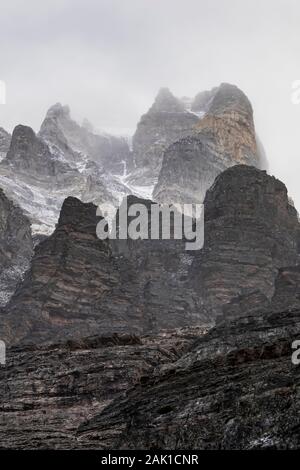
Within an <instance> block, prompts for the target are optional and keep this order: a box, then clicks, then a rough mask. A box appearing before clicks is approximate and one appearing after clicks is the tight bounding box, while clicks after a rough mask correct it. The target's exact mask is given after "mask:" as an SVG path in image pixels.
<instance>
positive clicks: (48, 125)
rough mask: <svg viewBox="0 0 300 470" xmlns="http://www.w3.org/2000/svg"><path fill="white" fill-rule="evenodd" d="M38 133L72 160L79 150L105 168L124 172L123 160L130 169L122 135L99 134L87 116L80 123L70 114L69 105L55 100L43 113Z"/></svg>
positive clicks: (76, 157) (125, 142) (129, 161)
mask: <svg viewBox="0 0 300 470" xmlns="http://www.w3.org/2000/svg"><path fill="white" fill-rule="evenodd" d="M39 136H40V137H41V138H42V139H43V140H44V141H46V142H47V143H48V145H49V146H50V148H51V149H52V151H53V152H58V153H61V154H63V155H64V156H65V157H66V158H67V159H68V160H70V161H71V162H73V163H75V162H76V160H77V159H78V153H79V154H83V155H87V156H89V157H90V158H91V159H92V160H94V161H96V162H97V163H98V164H100V165H101V166H102V167H103V169H105V170H106V171H108V170H109V171H112V172H113V173H119V174H123V171H124V164H126V165H127V168H128V169H129V168H130V167H131V165H132V163H131V153H130V150H129V146H128V143H127V141H126V140H125V139H124V138H123V137H116V136H111V135H109V134H105V133H102V134H99V133H97V132H95V131H94V130H93V127H92V125H91V124H89V123H88V121H87V120H85V121H84V123H83V125H79V124H78V123H77V122H76V121H74V120H73V119H72V118H71V114H70V108H69V107H68V106H62V105H61V104H60V103H56V104H55V105H54V106H52V107H51V108H50V109H49V110H48V111H47V114H46V117H45V119H44V121H43V123H42V125H41V129H40V132H39Z"/></svg>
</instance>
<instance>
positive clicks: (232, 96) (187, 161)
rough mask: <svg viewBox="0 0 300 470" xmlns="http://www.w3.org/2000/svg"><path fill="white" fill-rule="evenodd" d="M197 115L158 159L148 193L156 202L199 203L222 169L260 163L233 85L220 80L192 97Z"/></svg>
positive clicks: (248, 113)
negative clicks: (155, 179) (190, 127)
mask: <svg viewBox="0 0 300 470" xmlns="http://www.w3.org/2000/svg"><path fill="white" fill-rule="evenodd" d="M200 105H201V106H202V108H201V109H202V115H201V119H198V122H197V124H196V125H195V126H194V127H193V130H192V132H189V133H188V135H186V136H182V138H180V139H179V138H178V139H176V142H173V143H172V145H170V146H169V147H168V148H167V149H165V151H164V154H163V158H162V167H161V171H160V173H159V177H158V182H157V184H156V186H155V188H154V192H153V197H154V199H155V200H158V201H160V202H169V203H170V202H177V203H196V202H198V203H201V202H203V200H204V196H205V193H206V191H207V189H208V188H209V187H210V186H211V184H212V183H213V181H214V179H215V177H216V176H217V175H218V174H219V173H221V172H222V171H224V170H225V169H226V168H228V167H230V166H233V165H236V164H247V165H253V166H256V167H258V168H261V167H262V166H263V165H264V164H265V162H264V158H263V157H262V156H261V151H260V150H258V148H257V143H256V135H255V129H254V122H253V111H252V106H251V103H250V101H249V100H248V98H247V97H246V95H245V94H244V93H243V92H242V91H241V90H239V88H237V87H235V86H233V85H229V84H222V85H221V86H220V87H218V88H216V89H214V90H212V92H211V93H207V95H204V96H202V98H201V100H200V98H199V96H196V98H195V104H192V109H193V107H195V108H196V109H197V110H199V106H200Z"/></svg>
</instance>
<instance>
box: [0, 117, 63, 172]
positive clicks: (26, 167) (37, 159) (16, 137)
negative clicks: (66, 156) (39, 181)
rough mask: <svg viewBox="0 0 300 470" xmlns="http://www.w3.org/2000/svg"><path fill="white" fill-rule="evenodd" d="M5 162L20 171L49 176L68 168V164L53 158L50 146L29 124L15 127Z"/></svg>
mask: <svg viewBox="0 0 300 470" xmlns="http://www.w3.org/2000/svg"><path fill="white" fill-rule="evenodd" d="M3 164H7V165H13V166H14V168H15V169H16V170H17V171H19V172H25V173H27V174H28V175H31V176H34V175H35V174H38V175H40V176H44V177H48V176H55V175H57V174H59V173H62V172H64V171H66V170H67V166H66V165H63V164H62V163H61V162H60V161H58V160H56V159H55V158H53V156H52V154H51V152H50V150H49V148H48V146H47V145H46V144H45V143H44V142H43V141H42V140H41V139H39V138H38V137H37V136H36V135H35V133H34V131H33V130H32V129H31V128H30V127H28V126H22V125H19V126H17V127H15V129H14V131H13V134H12V139H11V145H10V148H9V150H8V152H7V156H6V159H5V161H3Z"/></svg>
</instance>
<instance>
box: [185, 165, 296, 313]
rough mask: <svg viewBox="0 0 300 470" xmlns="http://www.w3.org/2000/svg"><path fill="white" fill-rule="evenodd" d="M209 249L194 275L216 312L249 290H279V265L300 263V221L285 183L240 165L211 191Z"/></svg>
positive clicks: (196, 264)
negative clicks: (277, 286)
mask: <svg viewBox="0 0 300 470" xmlns="http://www.w3.org/2000/svg"><path fill="white" fill-rule="evenodd" d="M204 206H205V241H204V248H203V250H201V252H199V253H197V255H196V257H195V259H194V262H193V266H192V277H193V279H194V282H195V284H196V285H197V287H198V289H199V291H200V292H201V297H202V298H203V299H204V302H205V304H206V305H207V307H208V308H209V309H210V310H211V312H212V314H213V315H216V314H217V313H218V312H220V309H222V307H223V306H224V304H226V303H228V302H230V301H231V300H232V299H233V298H234V297H236V296H238V295H240V294H242V293H244V292H245V291H249V290H252V291H256V290H259V291H260V292H261V293H262V294H263V295H265V296H266V297H267V298H269V299H270V298H271V297H272V295H273V293H274V282H275V278H276V276H277V273H278V270H279V269H280V268H282V267H284V266H293V265H296V264H297V263H298V248H299V247H298V237H299V222H298V214H297V211H296V209H295V208H294V207H293V206H291V205H290V204H289V200H288V196H287V190H286V187H285V185H284V184H283V183H281V182H280V181H279V180H277V179H276V178H274V177H271V176H269V175H267V174H266V173H265V172H264V171H261V170H257V169H256V168H254V167H249V166H246V165H237V166H234V167H232V168H229V169H227V170H226V171H224V172H223V173H222V174H221V175H219V176H218V177H217V178H216V180H215V183H214V184H213V186H212V187H211V188H210V189H209V191H208V192H207V194H206V198H205V201H204Z"/></svg>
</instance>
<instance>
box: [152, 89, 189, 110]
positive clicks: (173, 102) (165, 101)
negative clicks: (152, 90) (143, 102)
mask: <svg viewBox="0 0 300 470" xmlns="http://www.w3.org/2000/svg"><path fill="white" fill-rule="evenodd" d="M151 111H154V112H167V113H172V112H173V113H178V112H183V111H184V105H183V103H181V102H180V100H179V99H178V98H176V97H175V96H174V95H173V94H172V93H171V91H170V90H169V88H167V87H163V88H160V90H159V92H158V94H157V96H156V98H155V101H154V104H153V105H152V107H151Z"/></svg>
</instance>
